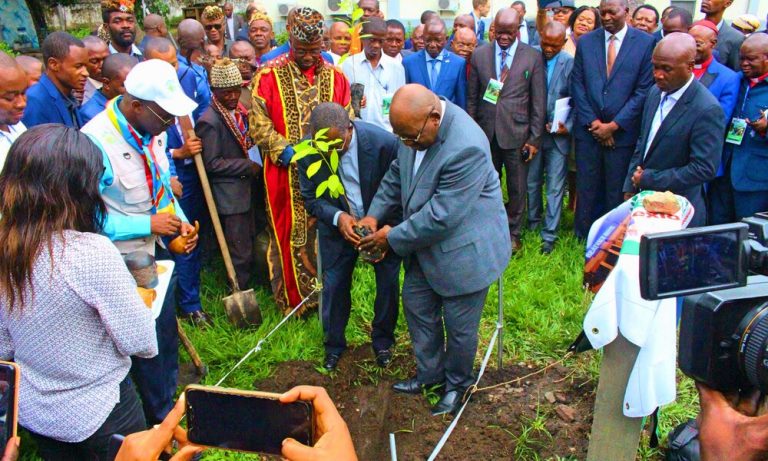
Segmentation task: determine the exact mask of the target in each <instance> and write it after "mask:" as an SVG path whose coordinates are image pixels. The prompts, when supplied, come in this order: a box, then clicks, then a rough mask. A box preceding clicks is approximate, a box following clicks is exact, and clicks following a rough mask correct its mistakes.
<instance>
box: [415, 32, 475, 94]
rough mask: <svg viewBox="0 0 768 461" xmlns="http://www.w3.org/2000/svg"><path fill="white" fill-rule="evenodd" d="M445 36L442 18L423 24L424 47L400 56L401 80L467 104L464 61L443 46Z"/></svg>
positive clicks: (446, 38) (445, 39)
mask: <svg viewBox="0 0 768 461" xmlns="http://www.w3.org/2000/svg"><path fill="white" fill-rule="evenodd" d="M447 40H448V37H447V36H446V34H445V24H444V23H443V21H440V20H437V21H430V22H428V23H427V24H426V25H425V26H424V43H425V44H426V48H425V49H423V50H421V51H418V52H416V53H413V54H412V55H410V56H408V57H406V58H404V59H403V67H405V82H406V83H418V84H420V85H422V86H425V87H427V88H429V89H430V90H432V92H433V93H435V94H437V95H438V96H443V97H444V98H446V99H448V100H449V101H451V102H452V103H454V104H456V105H457V106H459V107H461V108H462V109H466V108H467V71H466V66H467V63H466V62H465V61H464V58H461V57H459V56H458V55H456V54H454V53H452V52H451V51H448V50H446V49H445V43H446V41H447Z"/></svg>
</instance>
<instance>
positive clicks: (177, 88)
mask: <svg viewBox="0 0 768 461" xmlns="http://www.w3.org/2000/svg"><path fill="white" fill-rule="evenodd" d="M125 91H126V92H127V93H128V94H130V95H131V96H133V97H134V98H138V99H141V100H144V101H152V102H154V103H156V104H157V105H158V106H160V107H161V108H162V109H163V110H164V111H166V112H168V113H169V114H171V115H173V116H175V117H181V116H184V115H189V114H191V113H192V111H193V110H195V108H197V103H196V102H195V101H193V100H192V99H190V98H189V97H187V95H186V94H184V90H182V89H181V84H180V83H179V78H178V77H177V75H176V69H174V68H173V66H172V65H170V64H168V63H167V62H165V61H161V60H160V59H150V60H148V61H142V62H140V63H138V64H136V65H135V66H133V69H131V71H130V72H129V73H128V76H127V77H126V78H125Z"/></svg>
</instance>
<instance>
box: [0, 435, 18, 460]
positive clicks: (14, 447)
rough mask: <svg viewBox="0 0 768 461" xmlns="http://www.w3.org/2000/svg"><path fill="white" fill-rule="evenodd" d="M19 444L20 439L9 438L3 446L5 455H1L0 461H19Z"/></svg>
mask: <svg viewBox="0 0 768 461" xmlns="http://www.w3.org/2000/svg"><path fill="white" fill-rule="evenodd" d="M19 444H21V438H19V437H11V438H10V439H8V442H7V443H6V445H5V453H3V457H2V459H0V461H16V460H17V459H19Z"/></svg>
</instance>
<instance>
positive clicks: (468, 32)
mask: <svg viewBox="0 0 768 461" xmlns="http://www.w3.org/2000/svg"><path fill="white" fill-rule="evenodd" d="M475 48H477V35H475V31H474V30H472V29H467V28H466V27H464V28H461V29H459V30H457V31H456V32H454V34H453V41H452V42H451V51H453V52H454V53H456V54H457V55H459V56H461V57H462V58H464V61H465V62H466V64H465V67H466V69H467V70H466V73H467V79H469V69H470V68H471V67H472V65H471V62H470V59H471V58H472V53H474V52H475Z"/></svg>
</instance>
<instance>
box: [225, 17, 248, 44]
mask: <svg viewBox="0 0 768 461" xmlns="http://www.w3.org/2000/svg"><path fill="white" fill-rule="evenodd" d="M232 18H233V23H232V24H233V25H234V26H235V37H230V35H229V27H228V26H227V18H226V17H225V18H224V38H226V39H228V40H232V41H234V40H239V38H238V37H237V35H238V33H239V32H240V29H241V28H242V27H243V26H244V25H246V24H245V20H244V19H243V17H242V16H240V15H239V14H235V13H232ZM245 39H246V40H248V31H247V29H246V33H245Z"/></svg>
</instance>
